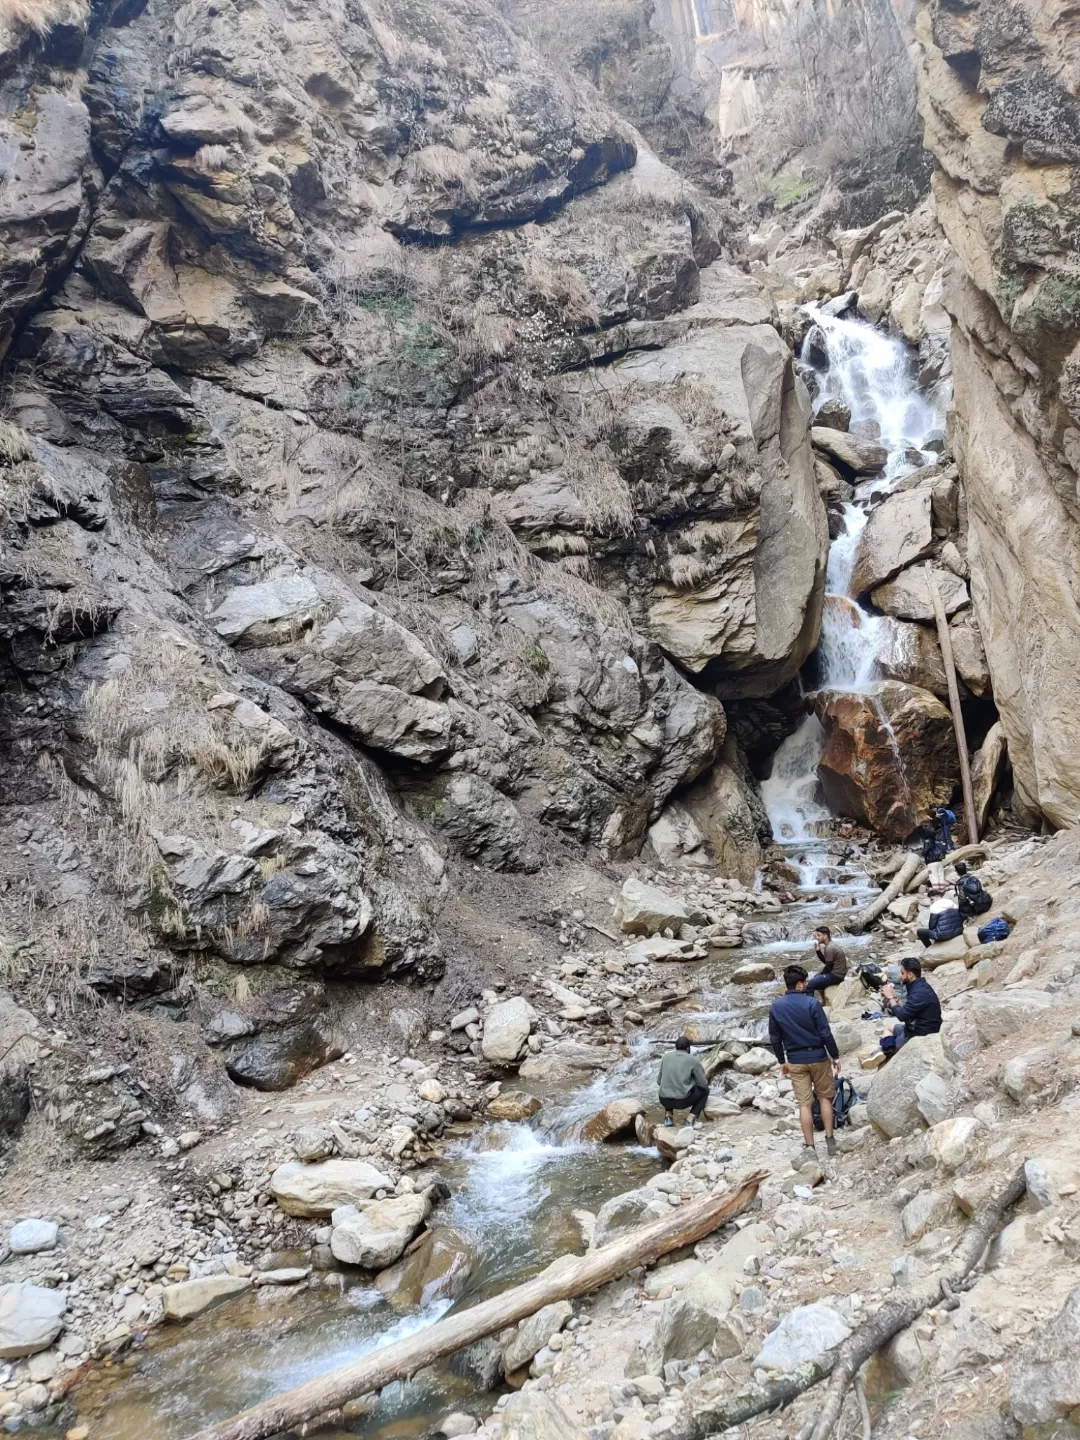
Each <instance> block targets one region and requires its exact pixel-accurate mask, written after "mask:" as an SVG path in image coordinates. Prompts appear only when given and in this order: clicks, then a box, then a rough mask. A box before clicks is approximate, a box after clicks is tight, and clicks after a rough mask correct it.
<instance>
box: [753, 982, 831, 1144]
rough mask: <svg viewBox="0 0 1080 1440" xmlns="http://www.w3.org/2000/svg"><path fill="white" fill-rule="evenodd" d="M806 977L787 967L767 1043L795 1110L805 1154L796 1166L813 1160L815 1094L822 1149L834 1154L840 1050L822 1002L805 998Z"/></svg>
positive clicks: (770, 1023) (770, 1017) (771, 1020)
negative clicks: (786, 1080)
mask: <svg viewBox="0 0 1080 1440" xmlns="http://www.w3.org/2000/svg"><path fill="white" fill-rule="evenodd" d="M806 978H807V977H806V971H805V970H804V969H803V967H802V966H801V965H789V966H788V967H787V969H786V970H785V971H784V985H785V986H786V987H787V989H786V993H785V994H783V995H781V996H780V998H779V1000H774V1001H773V1003H772V1009H771V1010H770V1011H769V1043H770V1044H771V1045H772V1048H773V1054H774V1055H775V1056H776V1058H777V1060H779V1062H780V1066H781V1069H782V1070H783V1072H784V1074H785V1075H787V1076H789V1077H790V1079H791V1088H792V1090H793V1091H794V1092H795V1099H796V1101H797V1102H798V1105H799V1124H800V1126H801V1128H802V1136H803V1152H802V1155H801V1156H800V1157H799V1160H798V1162H797V1163H798V1164H804V1163H805V1162H807V1161H809V1160H815V1159H816V1158H817V1152H816V1151H815V1149H814V1096H815V1095H816V1096H817V1098H818V1104H819V1105H820V1107H821V1121H822V1124H823V1126H824V1128H825V1145H826V1148H827V1149H828V1152H829V1154H830V1155H835V1154H836V1137H835V1136H834V1135H833V1104H832V1102H833V1096H834V1095H835V1093H836V1078H835V1077H836V1076H837V1075H839V1074H840V1048H839V1046H838V1045H837V1043H836V1040H835V1039H834V1037H833V1033H832V1030H831V1029H830V1027H829V1022H828V1020H826V1018H825V1011H824V1009H823V1007H822V1005H821V1003H820V1001H818V1000H816V999H815V998H814V997H813V996H812V995H807V993H806Z"/></svg>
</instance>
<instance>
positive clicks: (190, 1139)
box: [177, 1130, 202, 1150]
mask: <svg viewBox="0 0 1080 1440" xmlns="http://www.w3.org/2000/svg"><path fill="white" fill-rule="evenodd" d="M201 1139H202V1131H201V1130H184V1131H182V1132H181V1134H180V1135H179V1137H178V1139H177V1144H178V1145H179V1146H180V1149H181V1150H194V1148H195V1146H196V1145H198V1143H199V1141H200V1140H201Z"/></svg>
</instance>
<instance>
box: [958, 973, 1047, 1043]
mask: <svg viewBox="0 0 1080 1440" xmlns="http://www.w3.org/2000/svg"><path fill="white" fill-rule="evenodd" d="M1056 1009H1057V1002H1056V1001H1055V999H1054V997H1053V996H1052V995H1049V994H1047V992H1046V991H1045V990H1026V989H1024V988H1022V987H1017V988H1015V989H1011V990H997V991H986V990H983V991H980V992H979V993H978V994H976V995H973V996H972V997H971V1002H970V1008H969V1011H968V1013H969V1014H970V1016H971V1018H972V1020H973V1021H974V1022H975V1033H976V1034H977V1035H978V1037H979V1039H980V1041H981V1042H982V1044H984V1045H996V1044H997V1043H998V1041H999V1040H1004V1039H1006V1038H1007V1037H1008V1036H1010V1035H1012V1034H1013V1033H1014V1032H1015V1031H1017V1030H1022V1029H1023V1027H1024V1026H1025V1025H1030V1024H1031V1022H1032V1021H1033V1020H1039V1019H1041V1018H1042V1017H1043V1016H1049V1015H1050V1014H1051V1013H1052V1012H1053V1011H1054V1010H1056Z"/></svg>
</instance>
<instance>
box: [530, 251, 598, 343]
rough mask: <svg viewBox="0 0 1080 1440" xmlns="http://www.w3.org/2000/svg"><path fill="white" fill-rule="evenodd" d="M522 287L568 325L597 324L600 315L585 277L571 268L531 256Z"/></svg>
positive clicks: (533, 254) (537, 256) (538, 256)
mask: <svg viewBox="0 0 1080 1440" xmlns="http://www.w3.org/2000/svg"><path fill="white" fill-rule="evenodd" d="M525 283H526V285H527V286H528V288H529V292H530V294H532V295H534V296H535V297H536V298H537V299H538V300H542V301H544V302H546V303H547V304H549V305H554V306H556V307H557V308H558V309H559V310H560V311H561V312H562V314H563V316H564V317H565V318H566V319H567V320H569V321H570V322H571V323H572V324H575V325H599V324H600V312H599V310H598V309H597V308H596V301H595V300H594V299H593V297H592V293H591V292H590V290H589V287H588V285H587V284H586V282H585V277H584V275H582V273H581V271H580V270H575V269H574V268H573V266H571V265H560V264H558V263H557V262H555V261H551V260H546V259H544V258H543V256H540V255H537V254H535V253H532V254H530V255H529V256H528V258H527V259H526V261H525Z"/></svg>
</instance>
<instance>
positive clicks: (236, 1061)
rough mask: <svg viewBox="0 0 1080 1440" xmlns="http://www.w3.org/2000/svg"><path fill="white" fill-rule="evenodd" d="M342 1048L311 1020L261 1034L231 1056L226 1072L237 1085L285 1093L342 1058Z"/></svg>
mask: <svg viewBox="0 0 1080 1440" xmlns="http://www.w3.org/2000/svg"><path fill="white" fill-rule="evenodd" d="M343 1053H344V1052H343V1050H342V1047H341V1045H340V1044H339V1043H338V1041H337V1040H336V1039H335V1038H334V1037H333V1036H328V1035H326V1034H325V1033H324V1032H323V1029H322V1027H321V1026H320V1025H318V1024H317V1023H316V1022H315V1021H313V1020H300V1021H298V1022H297V1023H296V1024H295V1025H282V1026H281V1027H280V1028H279V1029H273V1030H264V1031H263V1033H262V1034H261V1035H257V1036H256V1037H255V1039H254V1040H252V1041H251V1042H250V1044H248V1045H245V1046H244V1047H243V1049H242V1050H239V1051H237V1052H236V1053H235V1054H233V1055H231V1056H230V1057H229V1059H228V1062H227V1063H226V1066H225V1069H226V1071H227V1072H228V1075H229V1078H230V1079H231V1080H235V1081H236V1083H237V1084H238V1085H244V1086H249V1087H250V1088H251V1089H253V1090H288V1089H291V1087H292V1086H293V1085H295V1084H296V1082H297V1081H298V1080H302V1079H303V1078H304V1077H305V1076H306V1075H310V1074H311V1072H312V1071H313V1070H317V1069H318V1068H319V1067H320V1066H321V1065H326V1064H328V1063H329V1062H330V1061H331V1060H337V1059H339V1058H340V1056H341V1055H342V1054H343Z"/></svg>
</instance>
